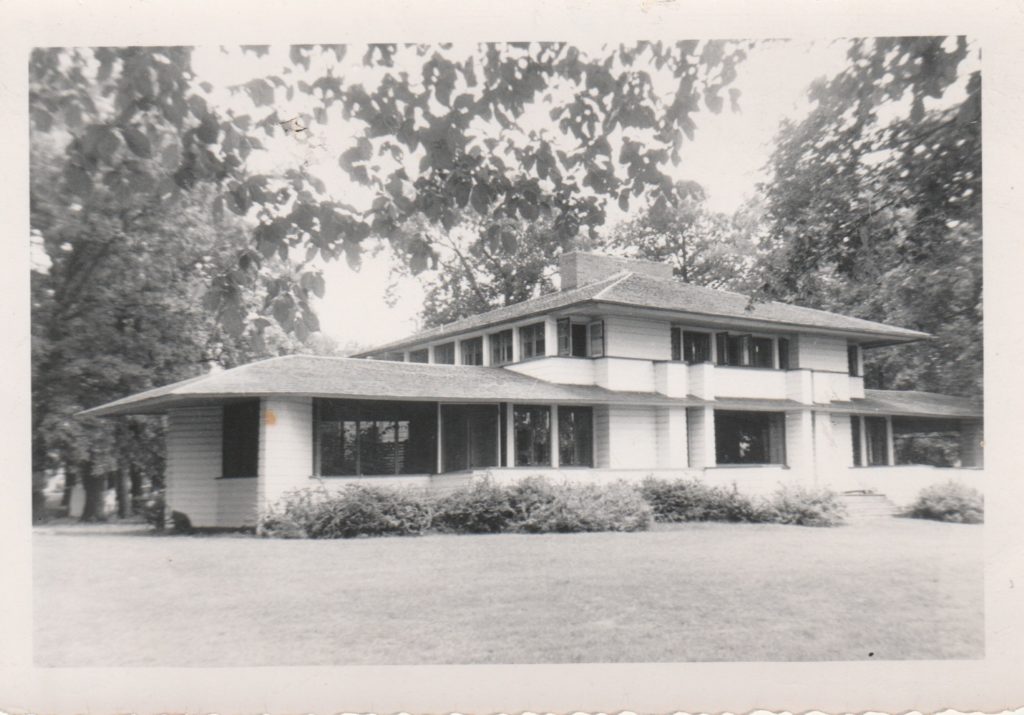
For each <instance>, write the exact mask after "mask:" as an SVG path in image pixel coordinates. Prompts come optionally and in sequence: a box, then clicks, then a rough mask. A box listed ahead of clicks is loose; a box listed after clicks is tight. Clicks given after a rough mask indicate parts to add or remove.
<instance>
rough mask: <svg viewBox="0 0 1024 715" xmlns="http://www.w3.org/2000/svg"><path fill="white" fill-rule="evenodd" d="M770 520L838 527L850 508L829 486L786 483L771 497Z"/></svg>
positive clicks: (769, 500) (768, 503)
mask: <svg viewBox="0 0 1024 715" xmlns="http://www.w3.org/2000/svg"><path fill="white" fill-rule="evenodd" d="M767 506H768V508H769V509H770V517H771V518H770V520H771V521H774V522H777V523H779V524H795V525H797V526H837V525H839V524H842V523H843V521H844V517H845V515H846V507H845V505H843V503H842V502H841V501H839V495H837V494H836V493H835V492H833V491H831V490H828V489H810V488H807V487H802V486H795V485H788V484H784V485H782V486H780V487H779V488H778V489H777V490H775V492H774V493H773V494H772V495H771V496H770V497H769V498H768V500H767Z"/></svg>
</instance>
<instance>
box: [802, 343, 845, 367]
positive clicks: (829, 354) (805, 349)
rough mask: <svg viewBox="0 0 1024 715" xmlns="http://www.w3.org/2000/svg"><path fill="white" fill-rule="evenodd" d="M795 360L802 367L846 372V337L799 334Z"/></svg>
mask: <svg viewBox="0 0 1024 715" xmlns="http://www.w3.org/2000/svg"><path fill="white" fill-rule="evenodd" d="M797 360H798V366H799V367H802V368H809V369H811V370H830V371H832V372H847V371H848V365H847V362H846V339H845V338H834V337H830V336H824V335H800V336H799V337H798V338H797Z"/></svg>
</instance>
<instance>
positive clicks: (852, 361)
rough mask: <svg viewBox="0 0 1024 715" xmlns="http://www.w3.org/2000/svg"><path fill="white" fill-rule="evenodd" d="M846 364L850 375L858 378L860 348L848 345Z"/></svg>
mask: <svg viewBox="0 0 1024 715" xmlns="http://www.w3.org/2000/svg"><path fill="white" fill-rule="evenodd" d="M846 364H847V366H848V368H849V372H850V375H851V376H853V377H860V346H859V345H850V346H849V347H847V348H846Z"/></svg>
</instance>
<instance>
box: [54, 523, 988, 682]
mask: <svg viewBox="0 0 1024 715" xmlns="http://www.w3.org/2000/svg"><path fill="white" fill-rule="evenodd" d="M34 546H35V550H34V569H35V572H34V573H35V594H34V595H35V600H34V604H35V609H34V614H35V616H34V617H35V626H34V627H35V661H36V663H37V664H38V665H41V666H87V665H91V666H114V665H117V666H146V665H153V666H155V665H160V666H216V665H227V666H256V665H344V664H419V663H559V662H648V661H711V660H717V661H778V660H867V659H877V660H885V659H917V658H923V659H932V658H981V657H983V656H984V627H983V626H984V624H983V573H982V571H983V551H982V527H978V526H965V525H955V524H940V523H933V522H923V521H915V520H904V519H887V520H882V521H878V522H871V523H868V524H863V525H855V526H848V527H842V528H835V529H810V528H801V527H791V526H777V525H750V524H735V525H733V524H694V525H682V526H678V527H673V528H659V529H656V530H654V531H651V532H646V533H635V534H615V533H601V534H566V535H561V534H550V535H511V534H510V535H494V536H441V535H433V536H425V537H418V538H377V539H357V540H348V541H281V540H262V539H258V538H255V537H250V536H238V535H235V536H193V537H172V536H153V535H148V534H144V533H135V534H127V533H120V534H118V533H108V534H90V533H83V532H82V531H78V532H75V533H61V530H49V531H48V530H46V529H41V530H38V531H37V532H36V535H35V544H34Z"/></svg>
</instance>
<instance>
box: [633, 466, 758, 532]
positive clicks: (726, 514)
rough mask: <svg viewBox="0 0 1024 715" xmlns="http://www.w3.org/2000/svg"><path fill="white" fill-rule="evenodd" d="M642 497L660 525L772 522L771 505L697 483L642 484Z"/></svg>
mask: <svg viewBox="0 0 1024 715" xmlns="http://www.w3.org/2000/svg"><path fill="white" fill-rule="evenodd" d="M639 489H640V494H641V495H642V496H643V498H644V499H645V500H646V501H647V502H648V503H649V504H650V505H651V507H652V509H653V510H654V517H655V519H657V520H658V521H665V522H686V521H746V522H763V521H772V520H773V519H772V515H771V513H770V511H771V510H770V509H769V508H768V506H767V504H765V503H764V502H763V501H759V500H756V499H753V498H751V497H749V496H747V495H745V494H741V493H740V492H739V490H738V489H737V488H736V486H735V485H733V486H732V487H730V488H725V487H720V486H715V485H712V484H705V483H704V482H701V481H698V480H696V479H656V478H654V477H648V478H647V479H645V480H644V481H643V482H642V483H641V484H640V488H639Z"/></svg>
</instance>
